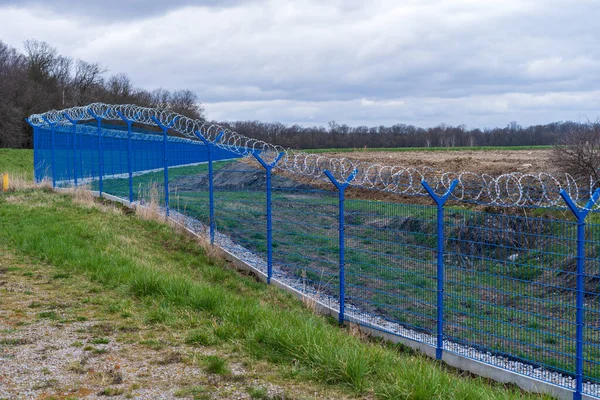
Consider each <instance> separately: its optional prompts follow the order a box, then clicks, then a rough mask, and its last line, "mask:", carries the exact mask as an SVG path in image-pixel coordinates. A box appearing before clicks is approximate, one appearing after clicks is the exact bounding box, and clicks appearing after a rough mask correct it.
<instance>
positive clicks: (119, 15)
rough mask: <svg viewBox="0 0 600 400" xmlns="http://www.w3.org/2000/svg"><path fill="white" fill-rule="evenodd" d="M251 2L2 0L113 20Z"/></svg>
mask: <svg viewBox="0 0 600 400" xmlns="http://www.w3.org/2000/svg"><path fill="white" fill-rule="evenodd" d="M248 1H249V0H169V1H164V0H125V1H123V0H104V1H86V0H84V1H78V0H52V1H46V0H0V7H2V6H13V7H19V8H30V9H38V10H47V11H49V12H51V13H55V14H62V15H70V16H74V17H84V18H86V19H98V20H102V21H107V20H108V21H110V20H123V19H128V20H135V19H139V18H145V17H149V16H156V15H161V14H165V13H167V12H169V11H172V10H176V9H178V8H180V7H185V6H190V5H193V6H200V7H211V8H227V7H233V6H236V5H238V4H240V3H243V2H248Z"/></svg>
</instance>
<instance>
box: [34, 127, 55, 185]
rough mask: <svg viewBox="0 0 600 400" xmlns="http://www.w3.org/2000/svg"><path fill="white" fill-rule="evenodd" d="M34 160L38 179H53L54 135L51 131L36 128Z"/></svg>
mask: <svg viewBox="0 0 600 400" xmlns="http://www.w3.org/2000/svg"><path fill="white" fill-rule="evenodd" d="M35 131H36V137H35V148H34V159H35V165H34V168H35V176H36V179H37V180H38V181H39V180H42V179H52V133H51V131H50V129H44V128H36V130H35Z"/></svg>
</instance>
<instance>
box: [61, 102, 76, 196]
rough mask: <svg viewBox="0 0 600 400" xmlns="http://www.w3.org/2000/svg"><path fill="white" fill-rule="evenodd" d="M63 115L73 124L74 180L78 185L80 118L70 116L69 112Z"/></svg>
mask: <svg viewBox="0 0 600 400" xmlns="http://www.w3.org/2000/svg"><path fill="white" fill-rule="evenodd" d="M63 116H64V117H65V118H66V119H67V120H68V121H69V122H70V123H71V124H73V181H74V182H75V186H77V123H78V122H79V120H78V119H73V118H71V117H69V115H68V114H67V113H63Z"/></svg>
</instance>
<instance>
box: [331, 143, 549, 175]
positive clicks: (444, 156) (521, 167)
mask: <svg viewBox="0 0 600 400" xmlns="http://www.w3.org/2000/svg"><path fill="white" fill-rule="evenodd" d="M323 155H325V156H329V157H345V158H351V159H355V160H360V161H370V162H373V163H378V164H383V165H398V166H402V167H413V168H416V167H422V166H428V167H432V168H435V169H443V170H445V171H452V172H464V171H469V172H475V173H487V174H490V175H500V174H504V173H508V172H517V171H518V172H524V173H540V172H549V173H559V172H560V170H559V169H558V167H557V165H556V164H555V163H553V162H552V161H551V155H552V150H547V149H536V150H464V151H414V152H412V151H410V152H393V151H384V152H378V151H377V152H376V151H356V152H352V153H335V152H332V153H323Z"/></svg>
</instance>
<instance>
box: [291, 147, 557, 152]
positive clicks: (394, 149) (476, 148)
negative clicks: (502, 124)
mask: <svg viewBox="0 0 600 400" xmlns="http://www.w3.org/2000/svg"><path fill="white" fill-rule="evenodd" d="M551 148H552V146H473V147H373V148H368V147H367V148H338V149H333V148H332V149H306V150H300V151H303V152H306V153H353V152H360V151H376V152H380V151H393V152H399V153H400V152H411V151H493V150H494V151H495V150H548V149H551Z"/></svg>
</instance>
